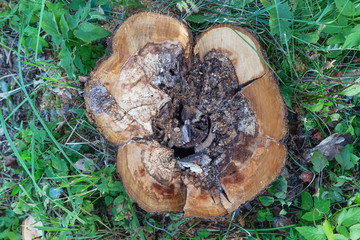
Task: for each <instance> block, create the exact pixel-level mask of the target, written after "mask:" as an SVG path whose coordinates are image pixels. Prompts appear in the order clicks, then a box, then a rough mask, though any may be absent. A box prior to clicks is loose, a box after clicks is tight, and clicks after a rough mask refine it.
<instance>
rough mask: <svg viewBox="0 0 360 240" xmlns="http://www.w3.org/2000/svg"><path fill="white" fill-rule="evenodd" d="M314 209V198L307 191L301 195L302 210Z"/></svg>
mask: <svg viewBox="0 0 360 240" xmlns="http://www.w3.org/2000/svg"><path fill="white" fill-rule="evenodd" d="M312 207H313V198H312V196H311V194H310V193H309V192H307V191H303V192H302V193H301V208H302V209H305V210H310V209H311V208H312Z"/></svg>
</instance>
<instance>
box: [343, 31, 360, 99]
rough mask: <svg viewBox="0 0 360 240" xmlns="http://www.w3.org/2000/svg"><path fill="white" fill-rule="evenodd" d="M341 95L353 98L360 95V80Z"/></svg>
mask: <svg viewBox="0 0 360 240" xmlns="http://www.w3.org/2000/svg"><path fill="white" fill-rule="evenodd" d="M359 36H360V35H359ZM340 94H342V95H345V96H348V97H353V96H356V95H359V94H360V78H358V79H357V80H356V81H355V82H354V85H352V86H350V87H348V88H346V89H344V90H343V91H342V92H341V93H340Z"/></svg>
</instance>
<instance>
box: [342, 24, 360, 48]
mask: <svg viewBox="0 0 360 240" xmlns="http://www.w3.org/2000/svg"><path fill="white" fill-rule="evenodd" d="M359 45H360V25H356V26H355V27H354V28H353V29H352V30H351V33H350V34H349V36H347V37H346V40H345V43H344V45H343V48H344V49H345V48H351V47H358V46H359Z"/></svg>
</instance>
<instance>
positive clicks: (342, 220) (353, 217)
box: [337, 207, 360, 227]
mask: <svg viewBox="0 0 360 240" xmlns="http://www.w3.org/2000/svg"><path fill="white" fill-rule="evenodd" d="M359 221H360V207H356V208H350V209H348V210H346V209H344V210H342V211H341V212H340V214H339V215H338V220H337V222H338V225H343V226H345V227H349V226H351V225H353V224H355V223H358V222H359Z"/></svg>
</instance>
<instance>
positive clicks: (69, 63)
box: [59, 48, 75, 79]
mask: <svg viewBox="0 0 360 240" xmlns="http://www.w3.org/2000/svg"><path fill="white" fill-rule="evenodd" d="M59 59H60V60H61V63H62V67H63V68H64V69H65V71H66V73H67V75H68V77H69V78H70V79H72V78H73V77H74V71H75V69H74V68H75V67H74V64H73V60H72V57H71V53H70V51H69V49H68V48H63V49H61V51H60V53H59Z"/></svg>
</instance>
